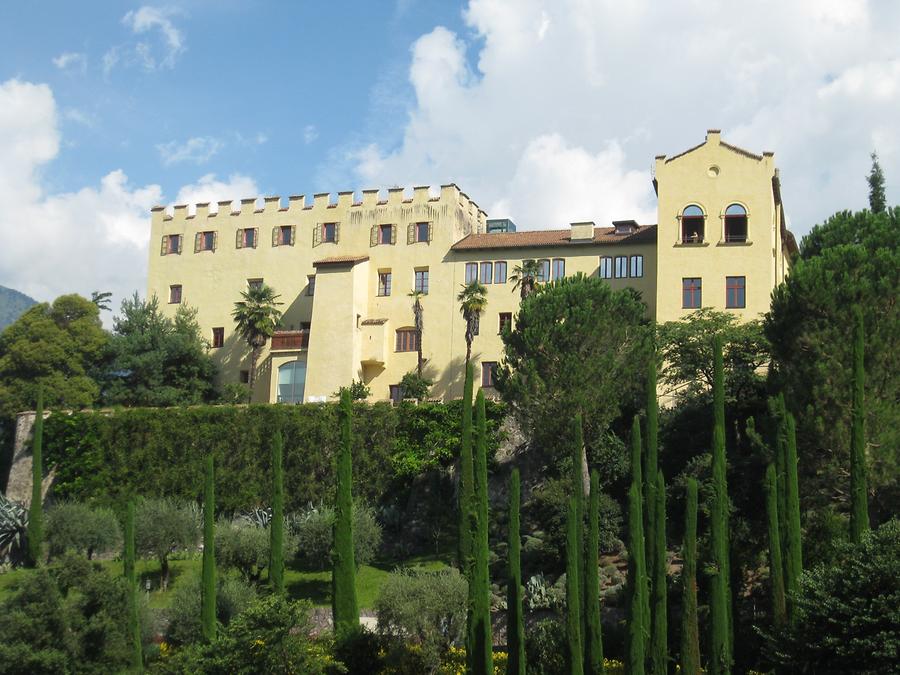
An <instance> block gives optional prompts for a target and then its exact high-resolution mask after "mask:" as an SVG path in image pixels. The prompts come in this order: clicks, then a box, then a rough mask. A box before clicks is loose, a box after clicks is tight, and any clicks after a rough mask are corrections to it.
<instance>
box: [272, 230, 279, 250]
mask: <svg viewBox="0 0 900 675" xmlns="http://www.w3.org/2000/svg"><path fill="white" fill-rule="evenodd" d="M272 246H278V226H277V225H276V226H275V227H273V228H272Z"/></svg>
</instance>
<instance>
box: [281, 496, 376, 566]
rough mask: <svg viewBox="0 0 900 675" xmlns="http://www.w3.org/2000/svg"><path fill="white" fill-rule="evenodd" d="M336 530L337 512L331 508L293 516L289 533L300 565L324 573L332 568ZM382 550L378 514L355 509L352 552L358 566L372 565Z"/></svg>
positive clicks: (365, 507)
mask: <svg viewBox="0 0 900 675" xmlns="http://www.w3.org/2000/svg"><path fill="white" fill-rule="evenodd" d="M333 529H334V509H333V508H332V507H331V506H329V505H320V506H310V507H309V508H308V509H306V510H305V511H302V512H300V513H297V514H294V515H293V516H292V517H291V518H290V520H289V527H288V528H287V530H288V531H290V532H292V533H293V535H294V536H295V537H296V543H295V547H296V548H297V550H298V552H299V555H300V557H301V561H302V562H303V563H304V564H305V565H308V566H309V567H311V568H313V569H319V570H324V569H327V568H328V567H329V566H330V565H331V546H332V537H333ZM380 546H381V525H379V523H378V520H377V518H376V517H375V511H374V510H373V509H372V507H371V506H369V505H368V504H366V503H364V502H356V503H354V505H353V551H354V556H355V559H356V565H357V566H358V567H359V566H362V565H367V564H369V563H370V562H371V561H372V559H373V558H374V557H375V554H376V553H377V552H378V548H379V547H380Z"/></svg>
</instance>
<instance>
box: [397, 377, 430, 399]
mask: <svg viewBox="0 0 900 675" xmlns="http://www.w3.org/2000/svg"><path fill="white" fill-rule="evenodd" d="M433 384H434V382H432V381H431V380H429V379H428V378H427V377H424V376H420V375H419V374H418V373H417V372H416V371H414V370H413V371H411V372H408V373H406V375H404V376H403V377H402V378H401V379H400V395H401V396H402V397H403V398H414V399H416V400H417V401H424V400H425V399H426V398H428V393H429V392H430V391H431V387H432V385H433Z"/></svg>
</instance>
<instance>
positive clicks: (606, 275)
mask: <svg viewBox="0 0 900 675" xmlns="http://www.w3.org/2000/svg"><path fill="white" fill-rule="evenodd" d="M612 275H613V259H612V258H611V257H610V256H602V257H601V258H600V278H601V279H612Z"/></svg>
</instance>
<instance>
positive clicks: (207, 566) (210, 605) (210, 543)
mask: <svg viewBox="0 0 900 675" xmlns="http://www.w3.org/2000/svg"><path fill="white" fill-rule="evenodd" d="M215 517H216V494H215V466H214V464H213V457H212V455H207V456H206V482H205V484H204V487H203V582H202V586H201V588H202V592H201V596H200V623H201V626H202V628H203V639H204V640H206V641H207V642H212V641H213V640H215V639H216V548H215V542H216V530H215V522H216V521H215Z"/></svg>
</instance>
